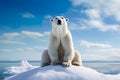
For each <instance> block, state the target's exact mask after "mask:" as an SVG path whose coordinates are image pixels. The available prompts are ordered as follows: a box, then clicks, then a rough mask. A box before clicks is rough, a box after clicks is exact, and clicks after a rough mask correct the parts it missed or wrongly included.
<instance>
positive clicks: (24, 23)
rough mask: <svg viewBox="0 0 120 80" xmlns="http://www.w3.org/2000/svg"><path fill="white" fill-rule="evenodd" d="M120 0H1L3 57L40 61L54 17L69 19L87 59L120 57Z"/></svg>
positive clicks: (77, 45) (0, 47)
mask: <svg viewBox="0 0 120 80" xmlns="http://www.w3.org/2000/svg"><path fill="white" fill-rule="evenodd" d="M119 4H120V1H119V0H109V3H108V2H107V0H106V1H105V0H0V35H1V36H0V60H40V57H41V53H42V51H43V50H44V49H46V48H47V47H48V43H49V33H50V31H51V23H50V20H49V19H50V18H51V17H55V16H57V15H62V16H64V17H66V18H69V22H68V25H69V29H70V31H71V33H72V37H73V42H74V47H75V49H77V50H79V51H80V52H81V55H82V59H83V60H120V45H119V44H120V42H119V41H120V15H119V14H120V11H119V7H120V5H119Z"/></svg>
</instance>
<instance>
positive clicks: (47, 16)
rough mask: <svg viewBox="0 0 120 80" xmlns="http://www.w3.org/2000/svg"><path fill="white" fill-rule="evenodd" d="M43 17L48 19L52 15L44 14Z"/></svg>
mask: <svg viewBox="0 0 120 80" xmlns="http://www.w3.org/2000/svg"><path fill="white" fill-rule="evenodd" d="M44 18H45V19H50V18H52V16H51V15H46V16H44Z"/></svg>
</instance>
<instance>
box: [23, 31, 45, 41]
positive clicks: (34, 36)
mask: <svg viewBox="0 0 120 80" xmlns="http://www.w3.org/2000/svg"><path fill="white" fill-rule="evenodd" d="M21 35H22V36H25V37H29V38H32V39H39V38H41V37H43V36H44V35H43V34H41V33H38V32H30V31H21Z"/></svg>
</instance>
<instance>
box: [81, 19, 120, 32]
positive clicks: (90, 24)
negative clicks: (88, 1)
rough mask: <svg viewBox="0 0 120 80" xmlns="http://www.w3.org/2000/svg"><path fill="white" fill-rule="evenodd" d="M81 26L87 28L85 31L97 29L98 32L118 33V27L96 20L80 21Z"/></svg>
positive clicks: (119, 27)
mask: <svg viewBox="0 0 120 80" xmlns="http://www.w3.org/2000/svg"><path fill="white" fill-rule="evenodd" d="M82 22H83V24H84V25H86V26H87V29H92V28H95V29H98V30H99V31H102V32H106V31H115V32H117V31H120V25H118V24H106V23H104V22H103V21H101V20H99V19H97V20H94V19H91V20H82Z"/></svg>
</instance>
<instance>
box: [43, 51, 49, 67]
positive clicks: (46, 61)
mask: <svg viewBox="0 0 120 80" xmlns="http://www.w3.org/2000/svg"><path fill="white" fill-rule="evenodd" d="M50 63H51V61H50V57H49V54H48V49H46V50H44V51H43V53H42V57H41V67H44V66H47V65H50Z"/></svg>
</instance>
